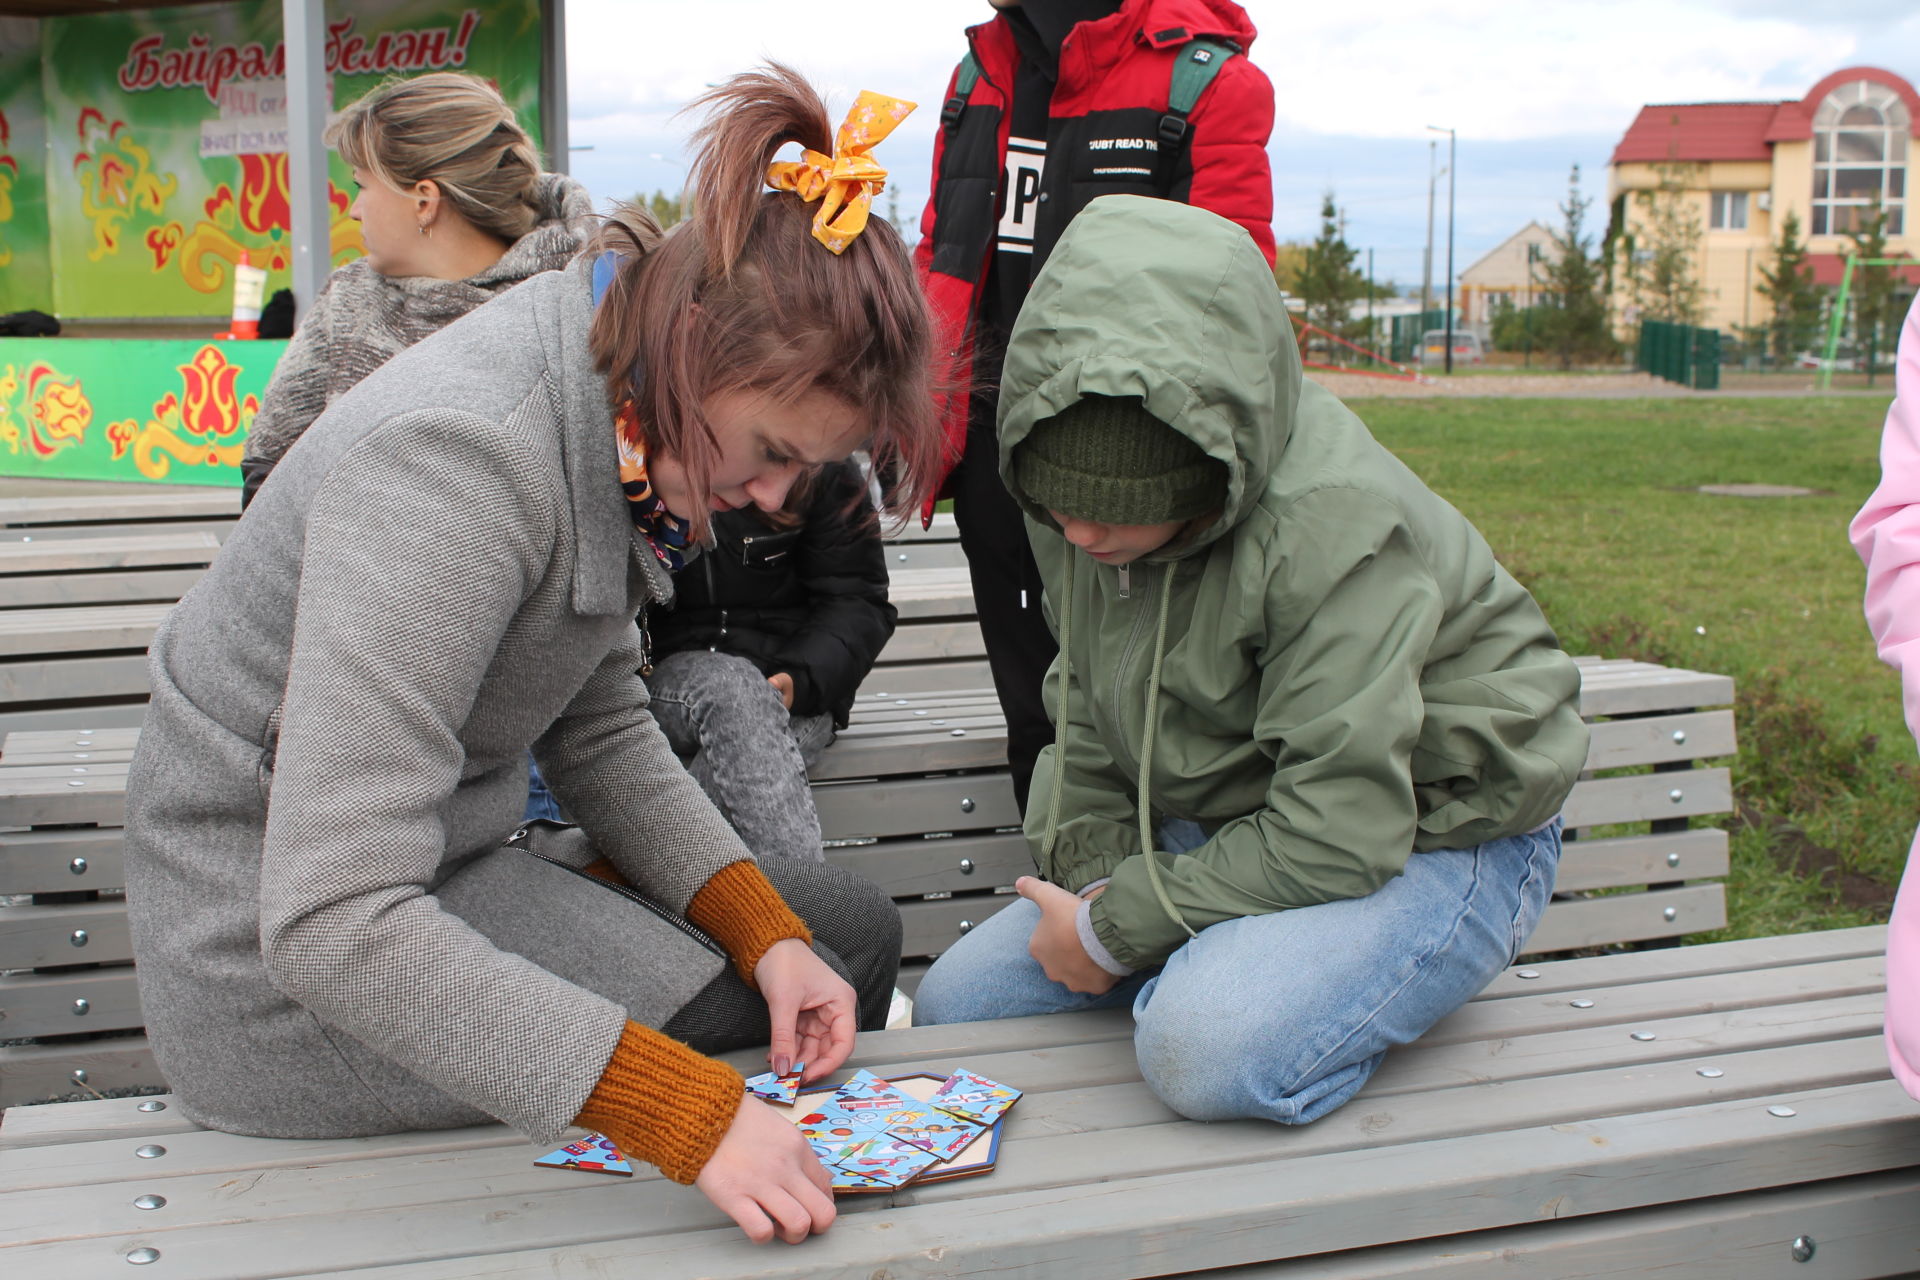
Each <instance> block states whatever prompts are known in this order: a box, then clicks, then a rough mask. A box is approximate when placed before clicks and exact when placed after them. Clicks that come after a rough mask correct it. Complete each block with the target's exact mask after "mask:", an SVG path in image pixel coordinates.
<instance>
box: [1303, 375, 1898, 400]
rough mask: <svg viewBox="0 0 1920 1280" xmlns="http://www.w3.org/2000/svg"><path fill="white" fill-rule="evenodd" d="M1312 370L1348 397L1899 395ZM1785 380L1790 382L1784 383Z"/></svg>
mask: <svg viewBox="0 0 1920 1280" xmlns="http://www.w3.org/2000/svg"><path fill="white" fill-rule="evenodd" d="M1307 376H1308V377H1309V378H1311V379H1313V380H1314V381H1315V382H1317V383H1319V384H1320V385H1321V386H1323V387H1325V388H1326V389H1327V390H1329V391H1331V392H1333V394H1335V395H1336V396H1339V397H1340V398H1341V399H1342V400H1366V399H1379V398H1383V397H1393V398H1398V399H1404V398H1407V397H1417V398H1423V399H1436V398H1444V399H1450V400H1460V399H1477V398H1489V397H1497V396H1515V397H1538V398H1541V399H1547V400H1634V399H1641V398H1647V397H1658V398H1660V399H1664V400H1671V399H1675V398H1678V397H1681V396H1729V397H1734V398H1742V399H1773V398H1792V397H1798V396H1811V395H1823V396H1833V397H1842V398H1852V397H1859V398H1868V399H1871V398H1878V399H1881V400H1888V399H1891V398H1892V397H1893V383H1892V380H1891V379H1888V380H1887V382H1886V384H1885V386H1883V387H1881V388H1878V389H1873V388H1866V387H1847V388H1841V387H1835V388H1833V389H1832V390H1830V391H1825V392H1822V391H1821V390H1820V389H1819V388H1818V387H1817V386H1816V385H1815V384H1814V382H1813V379H1812V375H1808V378H1807V379H1806V381H1805V382H1804V383H1802V382H1800V381H1799V380H1798V379H1783V378H1779V377H1770V378H1767V379H1766V380H1765V381H1762V382H1757V383H1754V384H1750V385H1746V386H1741V385H1739V375H1738V374H1735V375H1733V377H1732V378H1731V379H1730V381H1732V383H1733V385H1730V386H1722V387H1721V388H1720V389H1719V390H1717V391H1689V390H1688V389H1687V388H1685V387H1683V386H1681V385H1680V384H1679V383H1677V382H1667V381H1665V380H1664V379H1661V378H1656V377H1654V376H1653V375H1652V374H1650V373H1628V372H1624V371H1623V372H1620V373H1576V374H1542V373H1476V374H1468V375H1465V376H1456V377H1453V378H1448V377H1447V376H1446V375H1444V374H1439V375H1435V376H1432V377H1424V376H1423V377H1422V378H1421V379H1420V380H1419V381H1417V382H1401V381H1398V380H1395V379H1391V378H1374V377H1368V376H1366V375H1365V374H1356V373H1336V372H1333V371H1330V370H1327V369H1309V370H1307ZM1783 382H1784V383H1786V384H1787V385H1782V383H1783Z"/></svg>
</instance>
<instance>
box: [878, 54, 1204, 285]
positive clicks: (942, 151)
mask: <svg viewBox="0 0 1920 1280" xmlns="http://www.w3.org/2000/svg"><path fill="white" fill-rule="evenodd" d="M959 86H960V68H959V67H958V66H956V67H954V69H953V74H952V75H950V76H948V77H947V91H946V92H945V93H943V94H941V95H940V107H941V109H942V110H943V111H944V110H945V109H946V105H947V101H948V99H950V98H952V97H953V91H954V90H955V89H957V88H958V87H959ZM1195 105H1196V106H1197V105H1199V104H1197V103H1196V104H1195ZM946 153H947V130H946V126H945V125H944V124H940V125H937V126H936V127H935V129H934V131H933V177H932V179H931V180H930V181H929V182H928V183H927V207H926V208H924V209H922V210H921V211H920V243H919V244H916V245H914V246H913V265H914V266H915V267H916V268H917V269H918V270H919V272H920V280H921V283H923V284H924V283H925V282H926V279H927V275H928V273H929V272H931V271H932V270H933V223H934V212H933V208H934V204H935V202H936V201H937V200H938V199H939V196H940V162H941V160H943V159H944V158H945V157H946Z"/></svg>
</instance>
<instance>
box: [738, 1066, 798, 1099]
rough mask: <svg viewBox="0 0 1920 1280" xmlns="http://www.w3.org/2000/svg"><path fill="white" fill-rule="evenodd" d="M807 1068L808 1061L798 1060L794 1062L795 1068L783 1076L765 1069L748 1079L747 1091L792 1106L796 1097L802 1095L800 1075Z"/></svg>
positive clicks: (757, 1096) (755, 1095)
mask: <svg viewBox="0 0 1920 1280" xmlns="http://www.w3.org/2000/svg"><path fill="white" fill-rule="evenodd" d="M806 1069H807V1064H806V1063H804V1062H796V1063H794V1064H793V1069H792V1070H790V1071H788V1072H787V1073H786V1074H785V1075H783V1076H777V1075H775V1074H773V1072H771V1071H763V1072H761V1073H760V1074H759V1075H757V1076H752V1077H750V1078H749V1079H748V1080H747V1092H748V1093H750V1094H752V1095H753V1096H754V1097H756V1098H764V1099H766V1100H767V1101H768V1102H778V1103H781V1104H783V1105H785V1106H789V1107H790V1106H792V1105H793V1103H794V1099H796V1098H798V1097H799V1096H800V1076H801V1074H802V1073H803V1072H805V1071H806Z"/></svg>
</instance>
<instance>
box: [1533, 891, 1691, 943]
mask: <svg viewBox="0 0 1920 1280" xmlns="http://www.w3.org/2000/svg"><path fill="white" fill-rule="evenodd" d="M1668 911H1672V912H1673V913H1674V914H1673V916H1672V917H1671V918H1669V917H1668V916H1667V912H1668ZM1726 923H1727V890H1726V886H1725V885H1722V884H1719V883H1717V882H1709V883H1707V884H1690V885H1687V886H1685V887H1684V888H1680V889H1657V890H1650V891H1648V892H1646V893H1620V894H1613V895H1611V896H1608V897H1604V898H1556V899H1554V900H1553V901H1552V902H1550V903H1548V904H1547V910H1546V912H1545V914H1543V915H1542V916H1541V917H1540V927H1539V928H1537V929H1535V930H1534V931H1533V936H1532V937H1531V938H1529V939H1527V945H1526V953H1527V954H1528V955H1544V954H1548V953H1551V952H1555V951H1578V950H1580V949H1581V948H1584V947H1598V946H1605V945H1608V944H1610V943H1615V942H1641V941H1645V940H1646V939H1649V938H1677V937H1679V936H1681V935H1682V934H1688V933H1704V932H1706V931H1707V930H1709V929H1720V928H1724V927H1725V926H1726Z"/></svg>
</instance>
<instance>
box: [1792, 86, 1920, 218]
mask: <svg viewBox="0 0 1920 1280" xmlns="http://www.w3.org/2000/svg"><path fill="white" fill-rule="evenodd" d="M1912 123H1913V122H1912V118H1911V117H1910V116H1909V115H1908V113H1907V104H1906V103H1905V102H1903V101H1901V99H1900V95H1899V94H1898V93H1896V92H1895V91H1894V90H1893V89H1891V88H1889V87H1888V86H1886V85H1884V84H1876V83H1875V82H1874V81H1872V80H1855V81H1852V82H1851V83H1848V84H1843V85H1841V86H1840V87H1839V88H1838V89H1835V90H1834V91H1833V92H1832V93H1830V94H1828V95H1827V99H1826V101H1825V102H1822V103H1821V104H1820V109H1819V111H1817V112H1815V113H1814V117H1813V227H1812V228H1811V230H1812V234H1814V235H1816V236H1821V235H1841V234H1844V233H1846V232H1848V231H1856V230H1858V229H1859V228H1860V227H1861V226H1862V224H1863V223H1864V222H1865V220H1866V218H1867V216H1868V214H1869V212H1870V211H1871V209H1872V208H1873V205H1874V203H1875V202H1876V201H1877V202H1878V203H1879V204H1880V206H1881V207H1882V208H1884V209H1885V210H1886V211H1887V228H1886V230H1887V234H1888V235H1890V236H1897V235H1903V234H1905V231H1906V205H1907V139H1908V138H1909V136H1911V134H1912Z"/></svg>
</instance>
